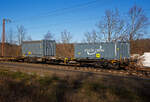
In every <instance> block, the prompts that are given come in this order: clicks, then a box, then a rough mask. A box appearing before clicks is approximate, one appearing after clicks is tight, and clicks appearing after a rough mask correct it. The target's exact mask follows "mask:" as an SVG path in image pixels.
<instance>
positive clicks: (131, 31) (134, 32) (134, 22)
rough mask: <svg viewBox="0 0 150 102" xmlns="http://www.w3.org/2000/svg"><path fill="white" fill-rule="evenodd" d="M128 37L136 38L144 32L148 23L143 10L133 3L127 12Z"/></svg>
mask: <svg viewBox="0 0 150 102" xmlns="http://www.w3.org/2000/svg"><path fill="white" fill-rule="evenodd" d="M128 17H129V19H128V20H127V21H128V27H129V28H128V39H129V40H130V41H131V40H136V39H139V38H141V37H143V35H145V34H146V28H147V27H148V25H149V21H148V18H147V16H146V15H145V13H144V10H143V9H142V8H140V7H137V6H136V5H134V6H133V7H132V8H130V10H129V12H128Z"/></svg>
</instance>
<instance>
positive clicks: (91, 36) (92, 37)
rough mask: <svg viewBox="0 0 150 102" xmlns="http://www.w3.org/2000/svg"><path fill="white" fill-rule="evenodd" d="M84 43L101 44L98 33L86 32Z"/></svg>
mask: <svg viewBox="0 0 150 102" xmlns="http://www.w3.org/2000/svg"><path fill="white" fill-rule="evenodd" d="M83 42H85V43H97V42H99V39H98V37H97V33H96V31H95V30H93V31H92V32H86V33H85V34H84V39H83Z"/></svg>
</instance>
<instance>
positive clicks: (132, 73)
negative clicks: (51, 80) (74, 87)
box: [0, 62, 150, 79]
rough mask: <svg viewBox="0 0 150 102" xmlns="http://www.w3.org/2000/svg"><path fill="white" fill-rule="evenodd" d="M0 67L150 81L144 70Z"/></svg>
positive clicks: (19, 64) (9, 64)
mask: <svg viewBox="0 0 150 102" xmlns="http://www.w3.org/2000/svg"><path fill="white" fill-rule="evenodd" d="M0 67H10V68H16V67H17V68H19V69H20V70H21V69H22V68H24V69H34V70H36V69H40V70H45V71H46V70H50V71H53V72H55V73H57V72H76V73H89V74H95V75H111V76H121V77H135V78H144V79H150V71H145V70H114V69H103V68H91V67H78V66H70V65H69V66H66V65H51V64H34V63H22V62H0Z"/></svg>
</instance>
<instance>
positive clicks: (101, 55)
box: [22, 40, 130, 67]
mask: <svg viewBox="0 0 150 102" xmlns="http://www.w3.org/2000/svg"><path fill="white" fill-rule="evenodd" d="M22 54H23V56H24V58H23V60H24V61H28V62H38V61H39V62H45V63H65V64H80V65H88V66H90V65H92V66H98V67H100V66H103V67H104V66H108V65H111V66H112V65H113V66H115V65H120V64H121V63H125V64H128V63H127V62H128V59H129V58H130V44H129V43H128V42H117V43H113V42H111V43H95V44H87V43H76V44H56V42H55V41H51V40H41V41H28V42H23V44H22Z"/></svg>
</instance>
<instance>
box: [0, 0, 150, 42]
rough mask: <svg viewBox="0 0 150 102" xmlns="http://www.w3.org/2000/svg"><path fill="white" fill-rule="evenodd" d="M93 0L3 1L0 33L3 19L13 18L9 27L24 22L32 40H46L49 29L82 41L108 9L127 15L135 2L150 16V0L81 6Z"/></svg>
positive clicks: (103, 0)
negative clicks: (68, 34) (64, 31)
mask: <svg viewBox="0 0 150 102" xmlns="http://www.w3.org/2000/svg"><path fill="white" fill-rule="evenodd" d="M91 1H96V0H0V21H1V23H0V33H1V32H2V19H3V18H10V19H11V20H12V21H13V22H12V23H9V24H7V25H6V30H9V29H10V28H13V29H14V31H16V26H17V25H24V27H25V28H26V29H27V33H28V35H30V36H31V37H32V39H33V40H40V39H43V35H44V34H45V33H47V31H48V30H49V31H51V32H52V33H54V34H55V38H56V39H59V37H60V32H62V31H63V30H64V29H67V30H68V31H69V32H71V34H72V35H73V37H74V39H73V40H74V41H80V40H81V39H82V38H83V35H84V33H85V32H87V31H91V30H92V29H94V28H96V27H95V24H96V23H97V22H98V21H99V20H100V18H101V17H102V16H103V15H104V12H105V10H106V9H115V8H118V9H119V11H120V12H122V13H124V14H125V13H126V12H127V11H128V9H129V8H130V7H131V6H133V5H134V4H136V5H138V6H140V7H142V8H143V9H146V13H147V15H148V17H150V6H149V5H150V0H97V2H92V3H90V4H88V5H84V6H83V5H82V4H84V3H87V2H91ZM80 4H81V5H82V6H78V7H75V6H76V5H80ZM64 8H71V9H64ZM54 10H56V11H55V12H54Z"/></svg>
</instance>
